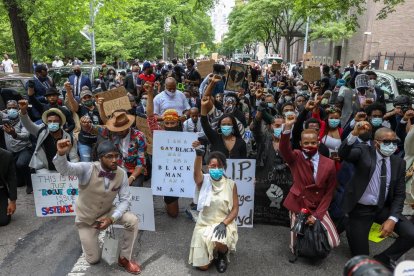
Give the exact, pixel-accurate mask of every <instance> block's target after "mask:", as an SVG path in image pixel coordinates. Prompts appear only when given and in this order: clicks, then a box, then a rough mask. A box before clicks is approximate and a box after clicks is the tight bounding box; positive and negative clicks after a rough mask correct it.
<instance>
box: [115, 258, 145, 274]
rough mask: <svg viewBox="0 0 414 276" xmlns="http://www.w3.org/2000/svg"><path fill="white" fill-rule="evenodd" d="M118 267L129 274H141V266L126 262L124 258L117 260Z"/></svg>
mask: <svg viewBox="0 0 414 276" xmlns="http://www.w3.org/2000/svg"><path fill="white" fill-rule="evenodd" d="M118 265H119V266H122V267H123V268H125V270H126V271H127V272H129V273H131V274H140V273H141V266H140V265H139V264H138V263H136V262H134V261H132V260H130V261H128V260H127V259H126V258H124V257H122V258H119V259H118Z"/></svg>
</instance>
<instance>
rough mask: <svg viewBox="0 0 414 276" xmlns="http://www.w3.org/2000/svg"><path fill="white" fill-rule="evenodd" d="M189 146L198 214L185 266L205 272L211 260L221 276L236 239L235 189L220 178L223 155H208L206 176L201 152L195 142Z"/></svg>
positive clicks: (223, 164)
mask: <svg viewBox="0 0 414 276" xmlns="http://www.w3.org/2000/svg"><path fill="white" fill-rule="evenodd" d="M193 147H196V153H197V157H196V159H195V161H194V180H195V183H196V185H197V188H198V190H199V191H200V194H199V197H198V204H197V209H198V210H199V211H200V214H199V217H198V219H197V223H196V226H195V228H194V232H193V237H192V239H191V248H190V256H189V264H192V265H193V266H194V267H197V268H198V269H200V270H207V269H208V268H209V266H210V264H211V263H212V262H213V260H214V262H215V265H216V268H217V271H218V272H219V273H223V272H225V271H226V269H227V262H228V253H229V251H235V250H236V243H237V240H238V235H237V224H236V221H235V219H236V218H237V214H238V212H239V199H238V195H237V187H236V184H235V183H234V181H233V180H231V179H229V178H227V177H226V176H225V175H224V171H225V170H226V157H225V155H224V154H222V153H221V152H217V151H216V152H212V153H211V154H210V155H209V157H208V159H207V164H208V169H209V173H208V174H203V172H202V162H203V154H204V150H203V149H201V148H200V144H199V142H198V141H196V142H194V143H193ZM215 255H216V256H217V258H216V259H214V256H215Z"/></svg>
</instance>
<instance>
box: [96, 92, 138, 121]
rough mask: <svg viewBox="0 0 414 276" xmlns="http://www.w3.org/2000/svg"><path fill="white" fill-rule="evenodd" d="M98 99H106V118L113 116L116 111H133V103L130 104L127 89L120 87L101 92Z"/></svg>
mask: <svg viewBox="0 0 414 276" xmlns="http://www.w3.org/2000/svg"><path fill="white" fill-rule="evenodd" d="M95 97H97V98H104V104H103V107H104V111H105V114H106V116H110V115H112V113H113V112H114V111H115V110H119V109H125V110H129V109H131V103H130V102H129V99H128V96H127V91H126V90H125V87H123V86H120V87H118V88H116V89H112V90H108V91H105V92H101V93H98V94H96V95H95Z"/></svg>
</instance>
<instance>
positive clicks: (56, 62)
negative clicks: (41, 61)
mask: <svg viewBox="0 0 414 276" xmlns="http://www.w3.org/2000/svg"><path fill="white" fill-rule="evenodd" d="M62 66H63V61H61V60H54V61H53V62H52V67H54V68H57V67H62Z"/></svg>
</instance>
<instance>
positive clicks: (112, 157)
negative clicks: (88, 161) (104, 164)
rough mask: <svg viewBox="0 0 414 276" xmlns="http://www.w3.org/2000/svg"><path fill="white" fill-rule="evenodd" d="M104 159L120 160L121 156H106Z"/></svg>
mask: <svg viewBox="0 0 414 276" xmlns="http://www.w3.org/2000/svg"><path fill="white" fill-rule="evenodd" d="M103 157H105V158H106V159H110V160H118V159H119V157H120V155H119V154H106V155H104V156H103Z"/></svg>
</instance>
